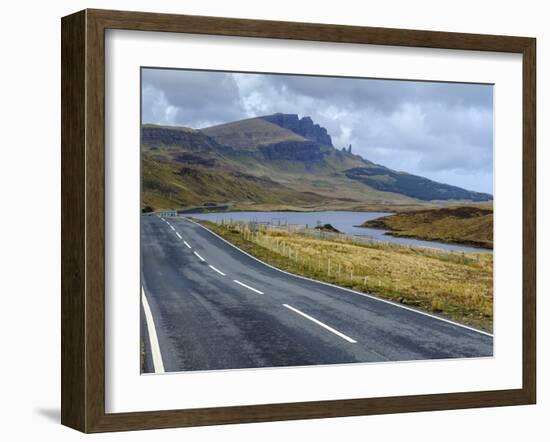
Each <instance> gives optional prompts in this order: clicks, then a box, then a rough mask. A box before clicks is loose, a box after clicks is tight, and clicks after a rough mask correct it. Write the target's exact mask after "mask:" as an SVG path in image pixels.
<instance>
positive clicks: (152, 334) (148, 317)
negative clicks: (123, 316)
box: [141, 287, 164, 373]
mask: <svg viewBox="0 0 550 442" xmlns="http://www.w3.org/2000/svg"><path fill="white" fill-rule="evenodd" d="M141 302H142V304H143V311H144V313H145V322H146V323H147V332H148V334H149V343H150V345H151V355H152V358H153V368H154V370H155V373H164V363H163V362H162V354H161V352H160V345H159V340H158V336H157V329H156V328H155V320H154V319H153V314H152V313H151V308H150V307H149V302H148V301H147V296H145V290H144V289H143V287H141Z"/></svg>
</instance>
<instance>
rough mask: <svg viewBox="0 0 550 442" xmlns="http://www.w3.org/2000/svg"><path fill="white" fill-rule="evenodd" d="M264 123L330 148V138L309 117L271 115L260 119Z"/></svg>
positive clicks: (325, 131)
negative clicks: (282, 128)
mask: <svg viewBox="0 0 550 442" xmlns="http://www.w3.org/2000/svg"><path fill="white" fill-rule="evenodd" d="M260 118H262V119H263V120H265V121H268V122H270V123H273V124H276V125H277V126H280V127H284V128H285V129H288V130H290V131H292V132H294V133H297V134H298V135H301V136H303V137H304V138H307V139H308V140H311V141H315V142H317V143H319V144H321V145H323V146H331V147H333V146H332V138H331V137H330V135H329V134H328V132H327V130H326V129H325V128H324V127H321V126H320V125H318V124H316V123H314V122H313V120H312V119H311V118H310V117H303V118H298V115H296V114H273V115H266V116H264V117H260Z"/></svg>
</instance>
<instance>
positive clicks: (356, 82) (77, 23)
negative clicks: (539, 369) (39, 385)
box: [62, 10, 536, 432]
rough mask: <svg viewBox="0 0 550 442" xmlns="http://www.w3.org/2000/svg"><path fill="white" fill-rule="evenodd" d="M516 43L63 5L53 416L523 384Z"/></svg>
mask: <svg viewBox="0 0 550 442" xmlns="http://www.w3.org/2000/svg"><path fill="white" fill-rule="evenodd" d="M535 52H536V46H535V40H534V39H532V38H526V37H511V36H492V35H472V34H457V33H446V32H432V31H416V30H401V29H383V28H368V27H350V26H340V25H326V24H311V23H289V22H272V21H259V20H241V19H233V18H231V19H230V18H216V17H196V16H182V15H166V14H152V13H139V12H122V11H103V10H85V11H81V12H78V13H76V14H73V15H70V16H68V17H65V18H63V19H62V423H63V424H65V425H67V426H70V427H73V428H76V429H78V430H81V431H84V432H102V431H120V430H138V429H148V428H167V427H180V426H194V425H214V424H224V423H239V422H260V421H275V420H287V419H307V418H323V417H336V416H351V415H368V414H380V413H401V412H412V411H428V410H444V409H457V408H472V407H487V406H503V405H521V404H532V403H534V402H535V398H536V352H535V328H536V324H535V267H536V265H535V264H536V262H535V257H536V250H535V226H536V220H535V212H536V210H535V209H536V208H535V182H536V177H535V164H536V163H535V144H536V140H535V110H536V106H535Z"/></svg>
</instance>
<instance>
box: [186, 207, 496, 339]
mask: <svg viewBox="0 0 550 442" xmlns="http://www.w3.org/2000/svg"><path fill="white" fill-rule="evenodd" d="M184 219H185V220H187V221H189V222H190V223H193V224H196V225H197V226H199V227H202V228H203V229H204V230H206V231H208V232H210V233H211V234H212V235H214V236H216V237H218V238H219V239H221V240H222V241H223V242H225V243H227V244H229V245H230V246H231V247H233V248H234V249H237V250H239V251H240V252H241V253H244V254H245V255H247V256H249V257H250V258H252V259H254V260H256V261H258V262H259V263H262V264H263V265H265V266H267V267H269V268H271V269H273V270H277V271H278V272H281V273H284V274H286V275H290V276H294V277H295V278H300V279H305V280H306V281H312V282H315V283H317V284H323V285H326V286H329V287H335V288H337V289H340V290H345V291H346V292H350V293H355V294H356V295H359V296H364V297H365V298H369V299H373V300H375V301H379V302H383V303H385V304H390V305H393V306H394V307H399V308H402V309H403V310H408V311H410V312H414V313H418V314H419V315H423V316H427V317H429V318H433V319H437V320H439V321H442V322H446V323H448V324H452V325H456V326H457V327H460V328H464V329H466V330H470V331H473V332H476V333H480V334H482V335H485V336H490V337H491V338H492V337H493V335H492V334H491V333H489V332H486V331H483V330H479V329H477V328H474V327H469V326H467V325H464V324H460V323H458V322H455V321H451V320H450V319H445V318H441V317H439V316H435V315H431V314H430V313H426V312H423V311H420V310H416V309H414V308H411V307H407V306H405V305H402V304H397V303H395V302H392V301H388V300H387V299H382V298H378V297H377V296H374V295H369V294H368V293H362V292H358V291H356V290H352V289H348V288H346V287H340V286H338V285H336V284H331V283H330V282H324V281H318V280H316V279H311V278H308V277H307V276H302V275H296V274H295V273H290V272H287V271H286V270H281V269H279V268H277V267H275V266H272V265H271V264H268V263H266V262H264V261H262V260H261V259H259V258H256V257H255V256H252V255H251V254H250V253H247V252H245V251H244V250H242V249H240V248H239V247H237V246H236V245H235V244H231V243H230V242H229V241H227V240H226V239H225V238H222V237H221V236H220V235H218V234H217V233H216V232H212V230H210V229H209V228H208V227H205V226H203V225H202V224H199V223H197V222H195V221H193V220H191V219H189V218H187V217H184Z"/></svg>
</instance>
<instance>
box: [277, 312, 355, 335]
mask: <svg viewBox="0 0 550 442" xmlns="http://www.w3.org/2000/svg"><path fill="white" fill-rule="evenodd" d="M283 306H285V307H286V308H287V309H289V310H292V311H293V312H294V313H298V314H299V315H301V316H303V317H304V318H306V319H309V320H310V321H311V322H314V323H315V324H317V325H320V326H321V327H323V328H325V329H327V330H328V331H329V332H332V333H334V334H335V335H337V336H340V337H341V338H342V339H345V340H346V341H348V342H351V343H352V344H356V343H357V341H356V340H355V339H351V338H350V337H349V336H346V335H345V334H344V333H341V332H339V331H338V330H335V329H333V328H332V327H329V326H328V325H326V324H324V323H323V322H321V321H319V320H317V319H315V318H313V317H312V316H309V315H306V314H305V313H304V312H301V311H300V310H298V309H297V308H294V307H292V306H291V305H288V304H283Z"/></svg>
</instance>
